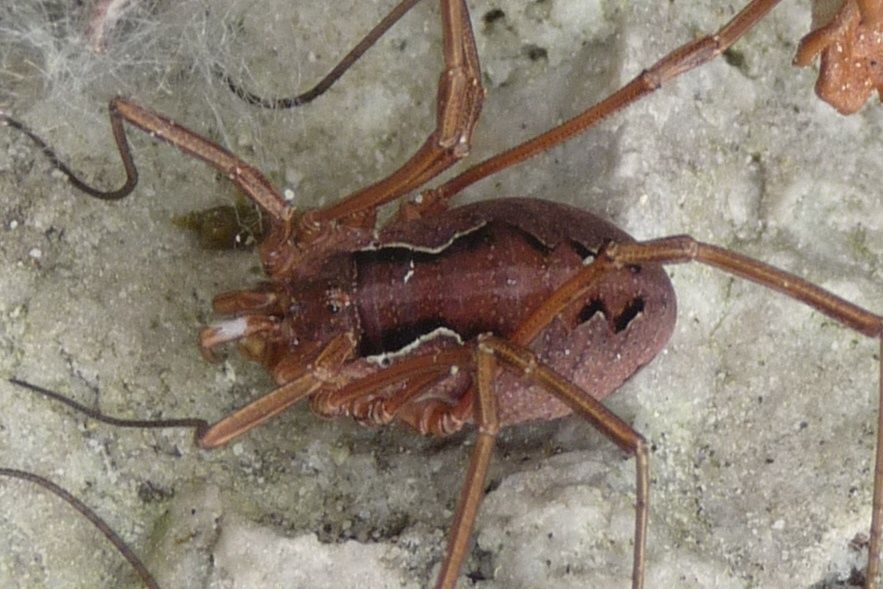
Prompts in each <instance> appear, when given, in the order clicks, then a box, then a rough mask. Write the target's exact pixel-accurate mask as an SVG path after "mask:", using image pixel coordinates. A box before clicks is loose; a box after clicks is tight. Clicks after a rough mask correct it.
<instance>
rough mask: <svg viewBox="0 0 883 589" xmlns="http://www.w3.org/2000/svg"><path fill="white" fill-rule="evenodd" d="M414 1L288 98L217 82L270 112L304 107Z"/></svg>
mask: <svg viewBox="0 0 883 589" xmlns="http://www.w3.org/2000/svg"><path fill="white" fill-rule="evenodd" d="M105 1H108V0H105ZM418 2H420V0H402V2H400V3H399V4H398V5H397V6H396V7H395V8H393V9H392V10H390V11H389V14H387V15H386V16H384V17H383V19H382V20H381V21H380V22H379V23H377V24H376V25H374V28H373V29H371V31H370V32H369V33H368V34H367V35H365V37H364V38H363V39H362V40H361V41H359V42H358V44H356V46H355V47H353V48H352V49H351V50H350V52H349V53H347V54H346V55H345V56H344V57H343V59H341V60H340V62H339V63H338V64H337V65H336V66H334V67H333V68H332V69H331V71H330V72H328V73H327V74H326V75H325V77H324V78H322V79H321V80H319V83H318V84H316V85H315V86H313V87H312V88H310V89H309V90H307V91H306V92H304V93H302V94H298V95H297V96H291V97H288V98H263V97H261V96H258V95H257V94H252V93H251V92H249V91H248V90H246V89H245V88H243V87H242V86H240V85H239V84H237V83H236V82H234V81H233V80H232V79H231V78H230V77H229V76H228V75H227V74H226V73H225V72H223V71H218V72H217V74H218V76H219V77H220V78H221V80H223V81H224V83H225V84H227V86H228V87H229V88H230V90H231V91H232V92H233V93H234V94H236V96H238V97H239V98H241V99H242V100H244V101H245V102H247V103H249V104H253V105H255V106H260V107H262V108H270V109H282V108H293V107H296V106H301V105H303V104H307V103H308V102H311V101H313V100H314V99H316V98H318V97H319V96H321V95H322V94H324V93H325V92H326V91H327V90H328V89H329V88H330V87H331V86H332V84H334V82H336V81H337V80H338V79H339V78H340V77H341V76H342V75H343V74H344V73H346V71H347V70H348V69H350V67H352V65H353V64H354V63H356V62H357V61H358V60H359V58H360V57H362V55H364V54H365V52H366V51H368V50H369V49H370V48H371V47H372V46H373V45H374V44H375V43H376V42H377V40H378V39H380V37H382V36H383V34H384V33H386V31H388V30H389V29H390V27H392V26H393V25H394V24H396V23H397V22H399V19H400V18H402V17H403V16H404V15H405V14H407V12H408V11H409V10H411V9H412V8H414V6H415V5H416V4H417V3H418Z"/></svg>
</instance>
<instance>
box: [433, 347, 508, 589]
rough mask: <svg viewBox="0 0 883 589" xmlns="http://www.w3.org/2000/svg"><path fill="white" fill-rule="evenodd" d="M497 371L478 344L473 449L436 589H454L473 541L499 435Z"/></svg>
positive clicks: (491, 358) (490, 357) (492, 358)
mask: <svg viewBox="0 0 883 589" xmlns="http://www.w3.org/2000/svg"><path fill="white" fill-rule="evenodd" d="M496 371H497V364H496V362H495V361H494V356H493V355H492V354H490V353H488V351H487V350H486V349H484V348H482V344H479V346H478V348H477V349H476V351H475V374H476V379H475V380H476V390H477V394H476V397H477V399H476V402H475V404H474V420H475V428H476V430H477V431H478V435H477V437H476V440H475V446H474V447H473V449H472V458H471V460H470V461H469V470H468V471H467V472H466V480H465V482H464V483H463V489H462V490H461V491H460V499H459V501H458V502H457V511H456V512H455V513H454V521H453V522H452V523H451V535H450V537H449V538H448V546H447V549H446V550H445V560H444V562H443V563H442V568H441V572H440V573H439V574H438V579H437V580H436V582H435V587H436V589H453V588H454V586H455V585H456V584H457V577H458V576H459V575H460V568H461V566H462V565H463V558H464V557H465V556H466V549H467V548H468V545H469V539H470V538H471V537H472V528H473V527H474V525H475V517H476V515H478V507H479V505H480V504H481V499H482V495H483V493H484V482H485V479H486V478H487V471H488V466H489V465H490V462H491V453H492V452H493V449H494V442H495V441H496V439H497V433H499V431H500V419H499V415H498V411H497V395H496V392H495V391H494V390H493V380H494V376H495V375H496Z"/></svg>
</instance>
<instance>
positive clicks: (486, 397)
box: [436, 337, 649, 589]
mask: <svg viewBox="0 0 883 589" xmlns="http://www.w3.org/2000/svg"><path fill="white" fill-rule="evenodd" d="M497 361H500V362H501V363H502V365H503V367H504V368H506V369H508V370H512V371H514V372H515V373H517V374H519V375H521V376H522V377H523V378H525V379H527V380H529V381H531V382H534V383H536V384H539V385H541V386H544V387H545V388H546V389H547V390H548V391H549V392H550V393H551V394H553V395H555V396H556V397H558V398H559V399H561V400H562V401H563V402H565V403H567V405H569V406H570V407H571V408H572V409H573V410H574V411H575V412H576V413H578V414H579V415H581V416H582V417H583V418H584V419H586V420H587V421H588V422H589V423H591V424H592V426H593V427H595V428H596V429H598V430H599V431H600V432H601V433H602V434H604V435H605V436H606V437H607V438H608V439H610V441H612V442H613V443H615V444H616V445H617V446H619V447H620V448H622V449H623V450H625V451H626V452H628V453H629V454H632V455H634V456H635V470H636V475H635V484H636V489H635V546H634V557H633V565H632V589H641V587H643V583H644V566H645V564H644V563H645V547H646V538H647V518H648V512H649V475H648V472H649V454H648V449H647V445H646V442H645V441H644V439H643V438H642V437H641V435H640V434H638V433H637V432H636V431H635V430H633V429H632V428H631V427H630V426H629V425H628V424H627V423H625V422H624V421H623V420H621V419H620V418H619V417H617V416H616V415H615V414H614V413H612V412H611V411H610V410H609V409H607V408H606V407H604V405H602V404H601V403H600V402H599V401H598V400H596V399H594V398H593V397H592V396H591V395H589V394H588V393H586V392H585V391H583V390H581V389H579V388H578V387H576V386H575V385H574V384H573V383H571V382H569V381H568V380H567V379H565V378H563V377H562V376H560V375H558V374H557V373H555V372H554V371H552V370H551V369H549V368H548V367H546V366H545V365H543V364H542V363H541V362H540V360H539V359H538V358H537V357H536V356H535V355H534V354H533V353H532V352H530V351H529V350H528V349H527V348H525V347H523V346H518V345H515V344H512V343H511V342H509V341H507V340H504V339H501V338H497V337H484V338H481V339H480V341H479V344H478V347H477V349H476V355H475V363H476V375H477V381H478V382H477V391H478V392H477V401H476V403H475V418H474V419H475V423H476V427H477V428H478V440H476V445H475V448H474V450H473V453H472V461H471V462H470V465H469V472H468V474H467V475H466V482H465V483H464V485H463V491H462V493H461V496H460V502H459V504H458V507H457V513H456V516H455V518H454V523H453V524H452V526H451V536H450V539H449V542H448V549H447V552H446V554H445V561H444V564H443V565H442V570H441V573H440V574H439V577H438V581H437V582H436V589H452V588H453V587H454V585H455V583H456V581H457V575H458V574H459V571H460V566H461V565H462V561H463V557H464V556H465V552H466V546H467V542H468V540H469V537H470V536H471V534H472V527H473V524H474V523H475V516H476V514H477V510H478V506H479V503H480V501H481V493H482V491H483V487H484V479H485V476H486V474H487V466H488V463H489V461H490V453H491V450H492V447H493V442H494V439H495V437H496V434H497V431H498V429H499V422H498V420H497V415H496V411H497V405H496V396H495V395H494V393H493V391H492V390H491V389H492V380H493V378H494V377H495V376H496V367H497Z"/></svg>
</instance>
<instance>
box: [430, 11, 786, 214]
mask: <svg viewBox="0 0 883 589" xmlns="http://www.w3.org/2000/svg"><path fill="white" fill-rule="evenodd" d="M779 1H780V0H753V1H752V2H750V3H749V4H748V5H747V6H745V8H743V9H742V10H741V11H740V12H739V13H738V14H737V15H736V16H734V17H733V18H732V19H731V20H730V21H729V22H728V23H727V24H725V25H724V26H723V27H721V28H720V29H719V30H718V31H717V32H716V33H714V34H712V35H708V36H706V37H703V38H701V39H698V40H696V41H692V42H690V43H687V44H686V45H683V46H681V47H678V48H677V49H675V50H674V51H672V52H670V53H669V54H668V55H666V56H665V57H663V58H662V59H660V60H659V61H657V62H656V63H655V64H654V65H653V66H651V67H650V68H648V69H646V70H644V71H642V72H641V73H640V74H639V75H638V76H637V77H635V78H634V79H633V80H632V81H630V82H629V83H628V84H626V85H625V86H623V87H622V88H620V89H619V90H617V91H616V92H614V93H613V94H611V95H610V96H608V97H607V98H605V99H604V100H602V101H601V102H599V103H597V104H595V105H594V106H592V107H590V108H589V109H587V110H585V111H583V112H582V113H580V114H579V115H577V116H575V117H573V118H572V119H570V120H568V121H566V122H564V123H562V124H561V125H558V126H557V127H554V128H552V129H550V130H548V131H546V132H545V133H542V134H540V135H537V136H536V137H534V138H532V139H529V140H527V141H525V142H523V143H521V144H519V145H516V146H515V147H512V148H510V149H507V150H506V151H503V152H502V153H499V154H497V155H495V156H493V157H491V158H489V159H486V160H485V161H483V162H481V163H478V164H476V165H474V166H472V167H471V168H469V169H467V170H466V171H464V172H463V173H461V174H459V175H457V176H455V177H454V178H452V179H451V180H449V181H447V182H445V183H444V184H442V185H441V186H439V187H438V188H434V189H430V190H428V191H426V194H425V195H424V198H430V199H433V200H446V199H449V198H450V197H452V196H454V195H455V194H457V193H459V192H460V191H462V190H463V189H464V188H466V187H467V186H469V185H470V184H473V183H474V182H477V181H479V180H481V179H482V178H485V177H487V176H490V175H491V174H495V173H497V172H499V171H500V170H503V169H505V168H508V167H509V166H513V165H515V164H518V163H520V162H523V161H524V160H526V159H528V158H530V157H533V156H535V155H537V154H539V153H542V152H544V151H546V150H547V149H550V148H551V147H553V146H555V145H558V144H559V143H562V142H564V141H567V140H568V139H570V138H572V137H573V136H575V135H578V134H580V133H582V132H583V131H585V130H586V129H588V128H589V127H591V126H593V125H595V124H596V123H598V122H599V121H600V120H602V119H604V118H606V117H608V116H610V115H612V114H614V113H616V112H619V111H620V110H622V109H623V108H625V107H626V106H628V105H629V104H631V103H633V102H635V101H637V100H638V99H640V98H643V97H644V96H646V95H648V94H650V93H652V92H653V91H655V90H657V89H658V88H659V87H661V86H662V85H663V84H664V83H666V82H668V81H669V80H672V79H674V78H676V77H678V76H680V75H681V74H683V73H686V72H688V71H690V70H692V69H694V68H696V67H698V66H700V65H702V64H704V63H706V62H708V61H711V60H712V59H714V58H715V57H717V56H718V55H720V54H721V53H723V52H724V51H726V50H727V49H728V48H729V47H730V46H732V45H733V43H735V42H736V41H738V40H739V39H740V38H741V37H742V35H744V34H745V33H746V32H747V31H748V30H749V29H751V27H753V26H754V25H755V24H757V23H758V22H759V21H760V20H761V19H763V17H764V16H766V14H767V13H768V12H769V11H770V10H772V9H773V7H775V6H776V4H778V3H779Z"/></svg>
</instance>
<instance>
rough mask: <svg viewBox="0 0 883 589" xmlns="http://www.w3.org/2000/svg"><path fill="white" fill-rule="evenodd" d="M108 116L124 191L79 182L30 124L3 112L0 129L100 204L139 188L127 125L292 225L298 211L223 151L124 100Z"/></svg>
mask: <svg viewBox="0 0 883 589" xmlns="http://www.w3.org/2000/svg"><path fill="white" fill-rule="evenodd" d="M109 111H110V126H111V129H112V131H113V138H114V141H115V142H116V145H117V150H118V151H119V154H120V159H122V162H123V168H124V169H125V172H126V181H125V182H124V183H123V185H122V186H121V187H120V188H117V189H115V190H100V189H98V188H95V187H93V186H91V185H90V184H88V183H87V182H84V181H83V180H81V179H80V178H79V177H78V176H77V175H76V174H74V173H73V171H71V169H70V168H68V167H67V166H66V165H65V164H64V163H63V162H62V161H61V160H60V159H59V158H58V156H57V155H56V154H55V152H54V151H52V149H51V148H50V147H49V146H48V145H47V144H46V142H44V141H43V140H42V139H40V137H38V136H37V135H36V134H35V133H34V132H33V131H31V130H30V129H29V128H28V127H27V126H26V125H24V124H23V123H21V122H19V121H17V120H15V119H13V118H12V117H10V116H9V115H8V114H6V113H4V112H3V111H0V124H3V125H8V126H10V127H12V128H14V129H17V130H19V131H21V132H22V133H24V134H25V135H27V136H28V137H29V138H30V139H31V140H32V141H34V143H36V144H37V145H38V146H39V147H40V149H41V150H42V151H43V153H44V154H45V155H46V157H48V158H49V160H50V162H51V163H52V165H53V166H55V167H56V168H57V169H58V170H59V171H60V172H61V173H62V174H64V175H65V176H66V177H67V179H68V181H69V182H70V183H71V184H72V185H73V186H74V187H75V188H77V189H78V190H81V191H83V192H85V193H86V194H88V195H89V196H92V197H95V198H99V199H102V200H119V199H121V198H124V197H126V196H128V195H129V194H131V192H132V190H134V188H135V185H136V184H138V169H137V168H136V167H135V161H134V160H133V159H132V150H131V148H130V147H129V142H128V141H127V140H126V131H125V128H124V126H123V123H129V124H130V125H132V126H134V127H137V128H139V129H141V130H142V131H144V132H145V133H147V134H148V135H150V136H151V137H156V138H158V139H161V140H163V141H165V142H167V143H170V144H172V145H174V146H175V147H177V148H178V149H180V150H181V151H183V152H184V153H186V154H188V155H191V156H193V157H195V158H198V159H201V160H202V161H204V162H206V163H207V164H209V165H210V166H212V167H213V168H215V169H216V170H218V171H219V172H221V173H222V174H224V175H225V176H227V178H229V179H230V181H231V182H233V184H235V185H236V186H237V187H239V188H240V189H241V190H242V191H243V192H245V193H246V194H247V195H248V196H249V197H251V199H252V200H254V202H256V203H257V204H258V205H260V206H261V207H262V208H263V209H264V210H265V211H267V213H269V214H270V215H271V216H272V217H273V219H274V220H275V221H276V222H279V223H282V224H287V223H288V222H289V221H290V219H291V216H292V215H293V214H294V210H293V209H292V208H291V207H290V206H289V205H288V203H287V202H286V201H285V199H284V198H283V197H282V195H281V194H280V193H279V192H278V191H277V190H276V189H275V188H273V186H272V185H271V184H270V182H269V181H268V180H267V179H266V178H265V177H264V175H263V174H261V173H260V172H259V171H258V170H257V169H256V168H253V167H251V166H250V165H248V164H247V163H245V162H244V161H243V160H241V159H240V158H238V157H236V156H235V155H233V154H232V153H230V152H229V151H227V150H226V149H224V148H223V147H221V146H219V145H217V144H215V143H213V142H211V141H209V140H208V139H206V138H205V137H202V136H201V135H199V134H197V133H194V132H193V131H191V130H189V129H187V128H186V127H183V126H181V125H179V124H177V123H175V122H174V121H172V120H171V119H169V118H166V117H164V116H162V115H160V114H158V113H156V112H154V111H152V110H149V109H147V108H144V107H142V106H139V105H137V104H135V103H134V102H131V101H129V100H127V99H125V98H121V97H116V98H114V99H113V100H111V101H110V105H109Z"/></svg>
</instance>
